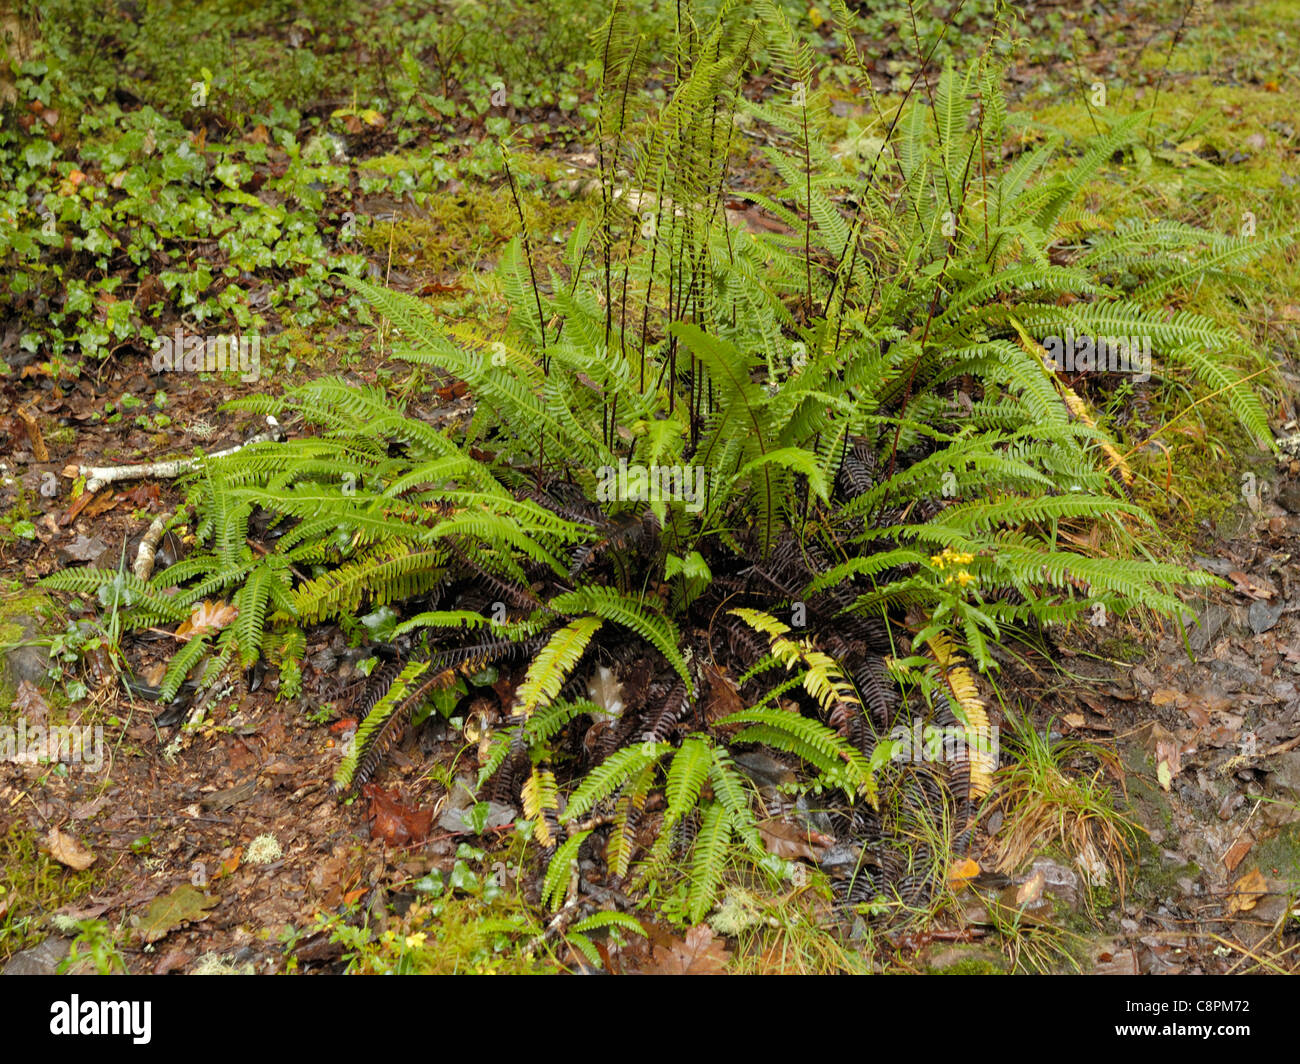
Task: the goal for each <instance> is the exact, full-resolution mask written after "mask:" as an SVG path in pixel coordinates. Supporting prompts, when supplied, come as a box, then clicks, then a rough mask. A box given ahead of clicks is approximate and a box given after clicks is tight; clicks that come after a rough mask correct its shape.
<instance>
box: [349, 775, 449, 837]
mask: <svg viewBox="0 0 1300 1064" xmlns="http://www.w3.org/2000/svg"><path fill="white" fill-rule="evenodd" d="M361 793H362V795H363V796H365V797H366V798H368V799H370V809H369V810H368V812H367V817H368V819H369V821H370V837H371V838H372V839H383V840H384V841H385V842H386V843H388V844H390V845H392V846H412V845H415V844H416V843H420V842H423V841H424V840H425V839H427V838H428V837H429V829H430V828H431V827H432V826H433V810H432V809H418V808H416V807H415V806H413V805H404V804H403V803H402V802H401V801H399V798H400V795H399V794H398V792H397V791H396V790H393V791H385V790H384V789H383V788H382V787H380V786H379V785H378V784H376V783H367V784H366V785H365V786H364V787H362V788H361Z"/></svg>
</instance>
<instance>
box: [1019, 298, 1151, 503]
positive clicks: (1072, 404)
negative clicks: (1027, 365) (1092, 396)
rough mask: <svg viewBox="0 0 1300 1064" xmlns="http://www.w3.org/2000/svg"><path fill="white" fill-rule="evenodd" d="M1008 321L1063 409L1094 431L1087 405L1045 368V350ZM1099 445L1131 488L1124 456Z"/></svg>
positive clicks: (1110, 446)
mask: <svg viewBox="0 0 1300 1064" xmlns="http://www.w3.org/2000/svg"><path fill="white" fill-rule="evenodd" d="M1008 320H1009V321H1010V322H1011V324H1012V326H1013V327H1014V328H1015V330H1016V333H1017V334H1018V335H1019V337H1020V346H1021V347H1022V348H1024V350H1025V351H1027V352H1028V353H1029V354H1031V355H1033V356H1034V357H1035V358H1037V359H1038V361H1039V364H1040V365H1041V366H1042V367H1043V372H1044V373H1046V374H1047V376H1048V377H1049V378H1050V379H1051V381H1052V383H1053V384H1054V385H1055V386H1056V389H1057V391H1058V392H1060V395H1061V402H1063V403H1064V404H1065V408H1066V409H1067V410H1069V411H1070V413H1071V415H1073V416H1074V417H1075V418H1076V419H1077V420H1079V421H1081V422H1083V424H1085V425H1087V426H1088V428H1090V429H1095V428H1096V427H1097V422H1096V420H1095V419H1094V418H1093V416H1092V414H1091V413H1090V412H1089V410H1088V404H1087V403H1085V402H1084V401H1083V400H1082V399H1081V398H1080V397H1079V395H1078V393H1077V392H1075V390H1074V389H1073V388H1071V387H1070V386H1069V385H1068V384H1066V383H1065V381H1063V380H1061V378H1060V377H1058V376H1057V375H1056V374H1055V373H1053V372H1051V371H1050V370H1049V369H1048V368H1047V362H1046V361H1045V360H1046V359H1050V358H1051V356H1050V355H1049V354H1048V353H1047V349H1046V348H1045V347H1043V345H1042V344H1040V343H1039V342H1038V341H1037V340H1035V339H1034V338H1033V337H1032V336H1030V335H1029V333H1027V332H1026V331H1025V328H1024V326H1023V325H1021V324H1020V322H1018V321H1017V320H1016V319H1015V318H1014V317H1012V318H1009V319H1008ZM1099 443H1100V444H1101V450H1102V453H1103V454H1104V455H1105V456H1106V465H1107V466H1108V467H1109V468H1110V469H1111V471H1112V472H1114V474H1115V475H1116V476H1117V477H1119V479H1120V482H1121V483H1122V484H1123V485H1124V488H1125V490H1127V489H1128V488H1130V487H1132V485H1133V470H1132V469H1131V468H1130V467H1129V464H1128V462H1127V461H1126V460H1125V459H1124V456H1123V455H1122V454H1120V453H1119V451H1118V450H1117V449H1116V448H1115V446H1114V445H1113V444H1112V443H1111V442H1110V441H1109V440H1106V439H1101V440H1100V441H1099Z"/></svg>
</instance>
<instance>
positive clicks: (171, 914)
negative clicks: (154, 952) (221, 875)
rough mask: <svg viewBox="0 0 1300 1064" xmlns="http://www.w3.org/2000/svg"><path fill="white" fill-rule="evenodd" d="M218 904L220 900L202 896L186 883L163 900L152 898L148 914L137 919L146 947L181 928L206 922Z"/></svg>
mask: <svg viewBox="0 0 1300 1064" xmlns="http://www.w3.org/2000/svg"><path fill="white" fill-rule="evenodd" d="M219 901H221V899H220V898H218V897H216V896H214V895H212V894H204V893H203V891H201V890H197V889H195V888H194V887H193V886H191V885H190V884H189V883H186V884H184V885H183V886H179V887H177V888H176V889H175V890H173V891H172V892H171V893H170V894H168V895H167V897H165V898H154V900H153V902H152V903H151V904H150V906H149V911H148V912H147V913H145V914H144V916H143V917H141V918H140V923H139V929H140V933H141V935H143V936H144V941H145V942H146V943H148V942H157V941H158V940H159V939H160V938H164V937H166V936H167V935H168V934H170V933H171V932H172V931H174V930H176V928H178V927H180V926H181V925H182V924H187V923H189V922H190V921H191V920H204V919H207V917H208V916H209V915H211V914H210V913H209V912H208V910H209V909H211V908H212V907H213V906H215V905H216V904H217V903H218V902H219Z"/></svg>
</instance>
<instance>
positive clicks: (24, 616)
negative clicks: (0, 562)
mask: <svg viewBox="0 0 1300 1064" xmlns="http://www.w3.org/2000/svg"><path fill="white" fill-rule="evenodd" d="M58 615H59V613H58V610H57V608H56V607H55V606H54V604H53V603H52V602H51V601H50V599H49V598H48V597H47V596H46V595H44V594H43V593H41V592H39V591H32V590H30V589H28V588H26V587H25V586H24V585H23V583H22V582H21V581H18V580H5V581H0V723H4V722H5V721H6V710H8V709H12V707H13V697H14V688H15V686H16V685H15V683H14V680H13V677H12V676H10V675H9V670H8V667H7V665H6V663H5V654H6V653H7V651H8V650H9V649H11V648H12V647H14V646H15V645H17V644H19V643H21V642H22V641H23V640H24V639H25V638H30V637H31V633H30V631H27V630H25V628H24V623H23V622H24V621H25V620H30V621H33V622H35V625H36V626H37V627H38V628H42V629H43V628H45V627H46V626H47V625H48V624H49V623H50V622H51V621H53V620H55V619H56V618H57V617H58Z"/></svg>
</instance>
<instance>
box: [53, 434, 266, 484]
mask: <svg viewBox="0 0 1300 1064" xmlns="http://www.w3.org/2000/svg"><path fill="white" fill-rule="evenodd" d="M266 420H267V424H268V425H269V428H268V429H267V430H266V431H265V432H259V433H258V434H257V435H256V436H254V437H253V438H252V439H250V440H246V441H245V442H243V443H241V444H239V445H237V446H235V447H227V448H226V449H225V450H224V451H217V452H215V453H214V454H208V455H204V456H203V457H202V458H174V459H172V460H171V461H167V462H146V463H144V464H142V465H126V466H80V467H79V468H78V472H79V473H80V474H81V475H82V476H84V477H85V478H86V491H88V492H90V493H91V494H92V495H93V494H94V493H95V492H97V491H99V489H100V488H103V487H107V486H108V485H109V484H114V483H116V482H117V481H119V480H140V479H143V478H145V477H160V478H164V479H168V480H170V479H171V478H173V477H179V476H181V475H182V474H184V473H190V472H193V471H194V470H195V469H197V468H198V467H199V466H200V465H201V464H202V463H203V462H207V461H210V460H211V459H213V458H225V457H226V456H227V455H232V454H234V453H235V452H236V451H242V450H243V449H244V448H245V447H249V446H251V445H252V444H254V443H266V442H267V441H270V440H274V441H276V442H277V443H278V442H279V441H281V440H282V439H284V433H283V432H282V431H281V430H280V423H279V422H278V421H276V420H275V418H273V417H268V418H267V419H266Z"/></svg>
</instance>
